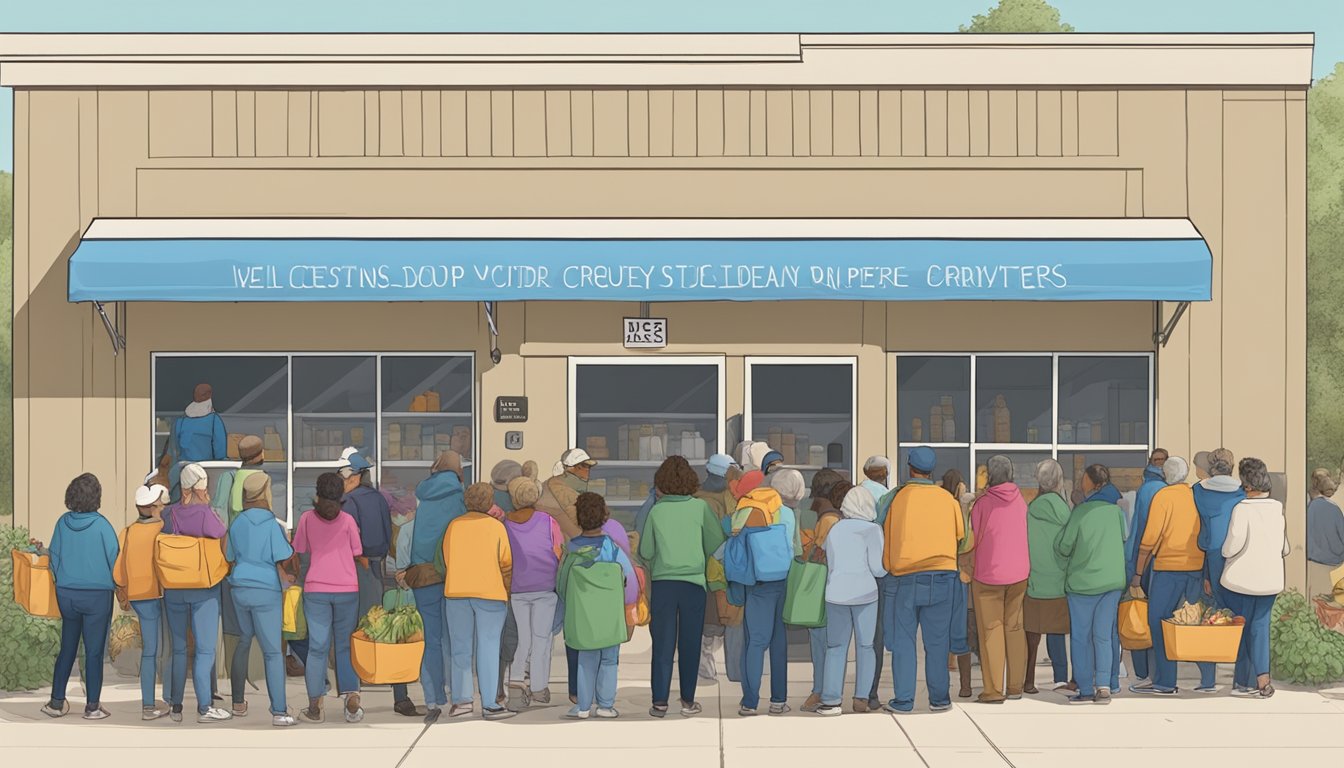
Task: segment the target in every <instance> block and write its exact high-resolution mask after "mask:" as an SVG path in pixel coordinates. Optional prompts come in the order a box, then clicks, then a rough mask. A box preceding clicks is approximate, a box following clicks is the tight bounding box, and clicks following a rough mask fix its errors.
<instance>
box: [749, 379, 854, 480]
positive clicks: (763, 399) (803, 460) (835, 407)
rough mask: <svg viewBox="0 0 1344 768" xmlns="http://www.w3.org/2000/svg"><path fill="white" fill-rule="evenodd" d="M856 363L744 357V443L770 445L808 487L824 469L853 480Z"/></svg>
mask: <svg viewBox="0 0 1344 768" xmlns="http://www.w3.org/2000/svg"><path fill="white" fill-rule="evenodd" d="M855 364H856V360H855V358H852V357H748V358H747V359H746V366H747V367H746V391H747V402H746V413H745V422H746V428H745V437H744V438H743V439H744V440H760V441H764V442H766V443H768V444H769V445H770V447H771V448H774V449H775V450H777V451H779V452H780V454H781V455H783V456H784V464H785V466H787V467H789V468H792V469H797V470H799V471H801V472H802V473H803V476H804V478H805V479H806V480H807V482H808V485H809V487H810V485H811V483H812V476H813V475H814V474H816V473H817V471H819V470H821V469H823V468H827V467H829V468H831V469H838V470H842V471H844V472H846V473H848V475H849V476H850V477H853V476H854V468H855V466H856V464H857V462H856V460H855V456H854V402H855V386H856V382H855V376H854V369H855Z"/></svg>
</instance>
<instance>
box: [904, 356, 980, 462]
mask: <svg viewBox="0 0 1344 768" xmlns="http://www.w3.org/2000/svg"><path fill="white" fill-rule="evenodd" d="M896 397H897V403H896V405H897V414H898V417H897V418H898V420H899V421H900V430H899V433H900V440H901V442H903V443H969V442H970V441H971V424H970V413H971V359H970V358H969V357H900V358H898V359H897V360H896Z"/></svg>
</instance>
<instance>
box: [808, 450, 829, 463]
mask: <svg viewBox="0 0 1344 768" xmlns="http://www.w3.org/2000/svg"><path fill="white" fill-rule="evenodd" d="M807 463H808V464H810V465H811V466H814V467H822V466H825V465H826V446H824V445H812V446H808V449H807Z"/></svg>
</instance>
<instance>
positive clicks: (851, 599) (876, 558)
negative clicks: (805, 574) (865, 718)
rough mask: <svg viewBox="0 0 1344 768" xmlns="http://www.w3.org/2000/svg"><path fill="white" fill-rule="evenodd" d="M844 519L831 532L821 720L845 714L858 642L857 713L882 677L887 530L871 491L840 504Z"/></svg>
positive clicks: (859, 492) (847, 497)
mask: <svg viewBox="0 0 1344 768" xmlns="http://www.w3.org/2000/svg"><path fill="white" fill-rule="evenodd" d="M840 514H841V515H843V519H842V520H840V522H838V523H836V524H835V525H834V526H832V527H831V530H830V532H829V533H827V534H826V541H825V542H823V544H822V548H823V549H824V550H825V552H826V667H825V671H824V672H823V673H822V692H821V707H820V708H819V709H817V714H819V715H838V714H840V712H841V710H840V699H841V697H842V695H843V693H842V690H843V688H844V685H845V660H846V658H847V657H848V656H849V642H850V638H851V637H852V638H854V645H855V648H854V659H855V661H854V664H855V670H854V672H855V675H854V711H856V712H867V711H868V694H869V691H870V689H871V688H872V685H873V676H874V674H876V672H877V666H876V665H877V657H876V656H875V655H874V654H873V636H874V635H875V634H876V632H877V598H878V589H877V580H878V579H879V578H881V577H883V576H886V575H887V569H886V566H884V565H883V564H882V552H883V546H882V545H883V541H882V528H881V526H879V525H878V524H877V523H876V522H875V520H876V519H877V500H876V499H874V498H873V494H871V493H870V492H869V491H868V489H866V488H863V487H858V488H853V489H851V490H850V491H849V492H848V493H846V494H845V499H844V501H843V502H842V503H841V505H840Z"/></svg>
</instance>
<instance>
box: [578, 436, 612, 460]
mask: <svg viewBox="0 0 1344 768" xmlns="http://www.w3.org/2000/svg"><path fill="white" fill-rule="evenodd" d="M584 446H585V448H584V450H586V451H588V455H589V456H591V457H593V458H594V459H609V458H611V453H610V451H608V450H607V438H606V437H604V436H602V435H590V436H589V437H588V438H587V439H586V440H584Z"/></svg>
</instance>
